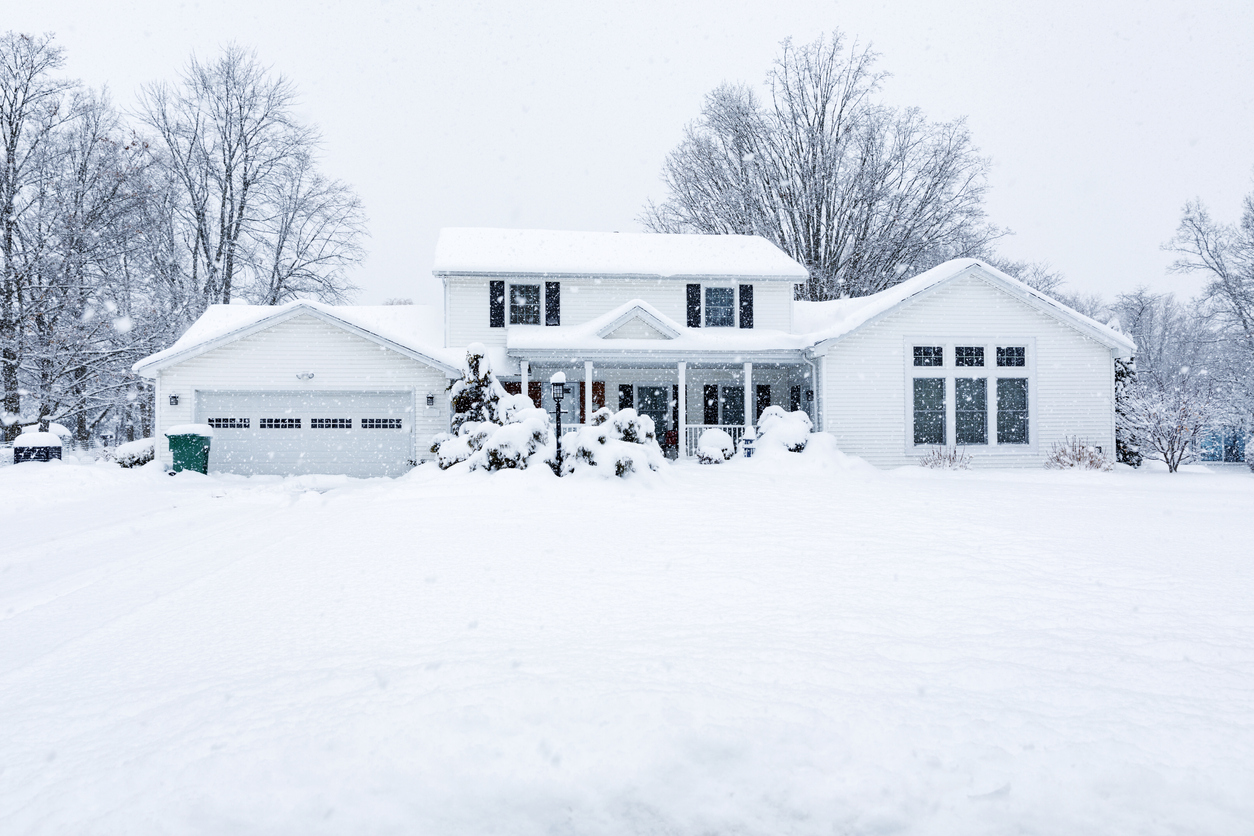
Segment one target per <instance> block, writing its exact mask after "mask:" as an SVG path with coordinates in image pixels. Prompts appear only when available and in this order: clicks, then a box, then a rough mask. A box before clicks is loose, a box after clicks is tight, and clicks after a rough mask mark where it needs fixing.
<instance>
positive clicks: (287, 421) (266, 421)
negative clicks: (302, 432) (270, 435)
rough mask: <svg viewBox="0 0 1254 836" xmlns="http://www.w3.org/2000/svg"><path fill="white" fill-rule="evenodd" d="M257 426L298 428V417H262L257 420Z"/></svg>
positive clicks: (271, 428) (264, 428) (278, 428)
mask: <svg viewBox="0 0 1254 836" xmlns="http://www.w3.org/2000/svg"><path fill="white" fill-rule="evenodd" d="M257 428H258V429H262V430H299V429H300V419H299V418H262V419H261V420H260V421H258V422H257Z"/></svg>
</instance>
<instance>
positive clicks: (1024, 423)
mask: <svg viewBox="0 0 1254 836" xmlns="http://www.w3.org/2000/svg"><path fill="white" fill-rule="evenodd" d="M997 443H998V444H1027V443H1028V381H1027V378H1025V377H1001V378H998V379H997Z"/></svg>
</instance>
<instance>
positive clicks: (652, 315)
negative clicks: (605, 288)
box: [596, 299, 682, 340]
mask: <svg viewBox="0 0 1254 836" xmlns="http://www.w3.org/2000/svg"><path fill="white" fill-rule="evenodd" d="M632 320H640V321H641V322H643V323H645V324H646V325H648V326H649V327H650V328H652V329H653V330H654V331H657V332H658V333H659V334H661V335H662V336H663V337H664V338H665V339H668V340H673V339H675V338H676V337H678V336H679V335H680V334H681V333H682V331H681V329H680V327H679V323H678V322H676V321H675V320H673V319H671V318H670V317H669V316H667V315H666V314H664V313H662V312H661V311H659V310H658V309H657V308H655V307H653V306H652V305H650V304H649V303H648V302H646V301H644V300H643V299H633V300H632V301H630V302H628V303H627V304H625V305H620V306H619V307H617V308H615V309H614V310H612V311H610V312H609V313H608V314H602V315H601V316H599V317H597V322H598V323H601V322H603V323H604V324H603V325H599V326H598V327H597V329H596V334H597V336H598V337H601V338H602V339H605V338H606V337H608V336H610V334H613V333H614V332H615V331H617V330H618V329H619V328H622V327H623V326H624V325H626V324H627V323H628V322H631V321H632Z"/></svg>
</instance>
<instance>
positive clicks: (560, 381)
mask: <svg viewBox="0 0 1254 836" xmlns="http://www.w3.org/2000/svg"><path fill="white" fill-rule="evenodd" d="M549 385H550V386H551V387H552V388H553V400H555V401H557V402H558V403H561V400H562V398H564V397H566V372H557V373H556V374H554V375H553V376H552V377H550V378H549ZM558 414H559V415H560V414H561V409H560V408H559V409H558Z"/></svg>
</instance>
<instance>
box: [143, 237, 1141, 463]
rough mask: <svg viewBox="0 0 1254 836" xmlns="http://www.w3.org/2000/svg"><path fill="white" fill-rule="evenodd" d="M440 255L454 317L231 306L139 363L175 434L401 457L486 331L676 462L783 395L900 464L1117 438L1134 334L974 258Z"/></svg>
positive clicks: (452, 243) (572, 243) (418, 439)
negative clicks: (705, 436) (187, 429)
mask: <svg viewBox="0 0 1254 836" xmlns="http://www.w3.org/2000/svg"><path fill="white" fill-rule="evenodd" d="M433 272H434V274H435V276H436V277H437V278H438V279H439V280H440V281H441V282H442V285H443V290H444V315H443V323H442V326H441V325H440V324H439V323H438V320H437V319H436V318H435V317H434V316H433V315H432V314H433V312H431V311H430V310H428V309H426V308H423V307H420V306H395V307H360V306H356V307H355V306H336V307H332V306H327V305H321V304H318V303H313V302H294V303H291V304H288V305H282V306H277V307H259V306H247V305H221V306H213V307H211V308H210V309H209V310H208V311H206V313H205V314H204V316H202V317H201V319H200V320H198V321H197V322H196V323H195V324H194V325H193V326H192V328H191V329H189V330H188V332H187V333H186V334H185V335H184V336H183V337H182V338H180V339H179V341H178V342H177V343H176V344H175V345H174V346H172V347H171V348H169V349H167V350H166V351H163V352H160V353H158V354H156V355H153V356H152V357H149V358H146V359H145V360H143V361H141V362H140V363H138V364H136V370H137V371H139V372H140V373H141V374H144V375H146V376H149V377H152V378H154V380H155V382H156V397H157V409H156V416H157V421H156V424H157V430H158V433H160V432H162V431H164V429H165V428H167V427H168V426H171V425H174V424H180V423H186V422H189V421H196V422H199V423H207V424H209V425H211V426H213V427H214V428H215V438H214V442H213V453H212V455H211V462H212V465H211V466H212V467H213V468H214V469H220V470H224V471H233V472H241V473H299V472H332V473H350V474H354V475H394V474H397V473H400V472H403V471H404V470H405V469H407V468H408V467H410V466H412V464H413V463H416V462H417V461H420V460H422V459H424V458H427V457H429V452H428V448H429V445H430V439H431V437H432V436H433V435H435V434H436V433H437V432H441V431H444V430H446V429H447V427H448V424H449V412H448V399H447V395H446V386H447V382H448V380H450V379H452V378H454V377H455V376H456V375H457V374H458V373H459V372H458V370H459V368H460V366H461V364H462V362H463V359H464V357H465V352H466V347H467V346H469V345H472V344H482V345H483V346H484V347H485V348H486V349H487V354H488V356H489V358H490V360H491V362H492V365H493V368H494V370H495V371H496V373H497V375H498V377H499V378H500V379H501V381H502V383H503V384H504V385H505V387H506V388H507V389H509V390H510V391H513V392H516V393H522V392H526V393H527V394H528V395H530V396H531V398H532V399H533V400H534V401H535V402H536V403H537V404H538V405H540V406H542V407H544V408H545V409H548V410H549V411H550V412H552V411H553V410H554V404H553V402H552V399H551V397H550V388H549V387H548V386H547V385H543V384H544V383H546V382H547V381H548V380H549V378H550V376H551V375H552V374H554V373H555V372H558V371H561V372H564V373H565V374H566V378H567V380H568V381H570V383H571V390H572V391H571V397H570V398H569V399H568V400H566V401H565V402H564V404H563V413H564V414H563V421H564V423H567V424H569V423H575V422H581V421H586V420H587V416H588V415H590V414H591V413H592V412H593V411H595V410H596V409H598V408H600V407H602V406H609V407H611V408H615V409H621V408H625V407H632V408H634V409H636V410H637V411H639V412H641V413H643V414H646V415H649V416H651V417H652V418H653V420H654V422H655V424H656V426H657V427H658V430H659V436H660V438H661V440H662V441H663V446H664V447H665V448H666V449H667V450H668V453H669V454H670V455H672V456H676V457H684V456H689V455H691V454H692V453H693V451H694V449H695V446H696V442H697V439H698V438H699V437H700V434H701V433H702V432H703V431H704V430H705V429H707V428H709V427H711V426H717V427H721V428H723V429H725V430H727V431H729V432H730V433H731V434H732V435H733V437H737V438H738V437H739V436H740V435H741V434H742V432H743V430H744V427H746V426H748V425H751V424H753V423H754V422H755V421H756V419H757V416H758V415H759V414H760V413H761V411H762V410H763V409H764V408H765V407H767V406H769V405H772V404H775V405H780V406H783V407H785V408H787V409H789V410H805V411H806V412H808V413H809V414H810V416H811V418H812V420H813V421H814V423H815V426H816V428H818V429H819V430H822V431H826V432H829V433H831V434H832V435H834V436H835V437H836V439H837V441H838V443H839V444H840V446H841V447H842V449H844V450H845V451H846V452H850V453H854V454H856V455H860V456H863V457H865V458H867V459H868V460H870V461H872V462H873V463H875V464H878V465H881V466H893V465H899V464H909V463H912V462H914V461H917V458H918V456H920V455H922V454H923V453H925V452H927V451H928V450H930V449H932V448H933V447H937V446H952V445H955V444H957V445H962V446H964V447H966V448H967V449H968V451H969V452H970V453H971V454H972V455H973V457H975V458H976V460H977V462H978V463H980V464H985V465H994V466H998V465H1001V466H1008V465H1017V466H1033V465H1035V466H1039V464H1040V463H1041V461H1042V460H1043V457H1044V456H1045V454H1046V453H1048V451H1049V445H1050V444H1051V443H1053V442H1057V441H1061V440H1063V438H1064V437H1066V436H1068V435H1070V436H1080V437H1083V438H1086V439H1089V440H1090V441H1091V442H1092V443H1094V444H1097V445H1098V446H1102V447H1109V449H1111V450H1113V445H1114V364H1113V358H1114V357H1116V356H1129V355H1130V353H1131V352H1132V350H1133V348H1134V347H1133V345H1132V343H1131V342H1130V341H1129V340H1128V339H1127V338H1126V337H1125V336H1124V335H1122V334H1119V333H1118V332H1116V331H1113V330H1112V329H1110V328H1108V327H1106V326H1104V325H1101V324H1100V323H1097V322H1094V321H1093V320H1090V319H1088V318H1087V317H1084V316H1082V315H1080V314H1078V313H1077V312H1075V311H1073V310H1071V309H1069V308H1067V307H1066V306H1064V305H1062V304H1060V303H1058V302H1057V301H1055V300H1053V299H1050V298H1049V297H1046V296H1044V295H1042V294H1040V293H1037V292H1036V291H1033V290H1031V289H1030V288H1027V287H1026V286H1024V285H1023V284H1021V283H1020V282H1018V281H1016V280H1014V279H1013V278H1010V277H1009V276H1006V275H1004V274H1002V273H1000V272H999V271H997V270H995V269H993V268H991V267H989V266H987V265H985V264H982V263H980V262H978V261H975V260H971V259H965V260H958V261H953V262H949V263H947V264H944V265H941V266H940V267H937V268H935V269H933V270H930V271H928V272H927V273H924V274H922V275H920V276H916V277H914V278H912V279H909V280H907V281H905V282H902V283H901V284H899V285H897V286H896V287H894V288H891V289H890V290H887V291H885V292H883V293H879V294H876V295H874V296H869V297H863V298H859V299H848V300H840V301H836V302H822V303H807V302H795V301H794V288H795V285H796V284H797V283H799V282H801V281H804V280H805V278H806V275H807V274H806V271H805V269H804V268H803V267H802V266H801V265H799V264H797V263H796V262H795V261H793V260H792V259H791V258H789V257H788V256H786V255H785V254H784V253H782V252H781V251H780V250H779V249H777V248H776V247H775V246H774V245H772V244H771V243H769V242H768V241H766V240H765V239H762V238H758V237H756V236H739V235H720V236H705V235H654V234H634V233H633V234H626V233H624V234H618V233H587V232H555V231H540V230H505V229H446V230H444V231H443V232H442V233H441V235H440V240H439V243H438V245H437V249H436V258H435V264H434V269H433ZM163 442H164V439H160V440H159V443H158V449H159V451H160V455H161V456H162V458H163V459H165V460H167V461H168V460H169V453H168V448H167V447H166V446H165V445H164V443H163Z"/></svg>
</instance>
